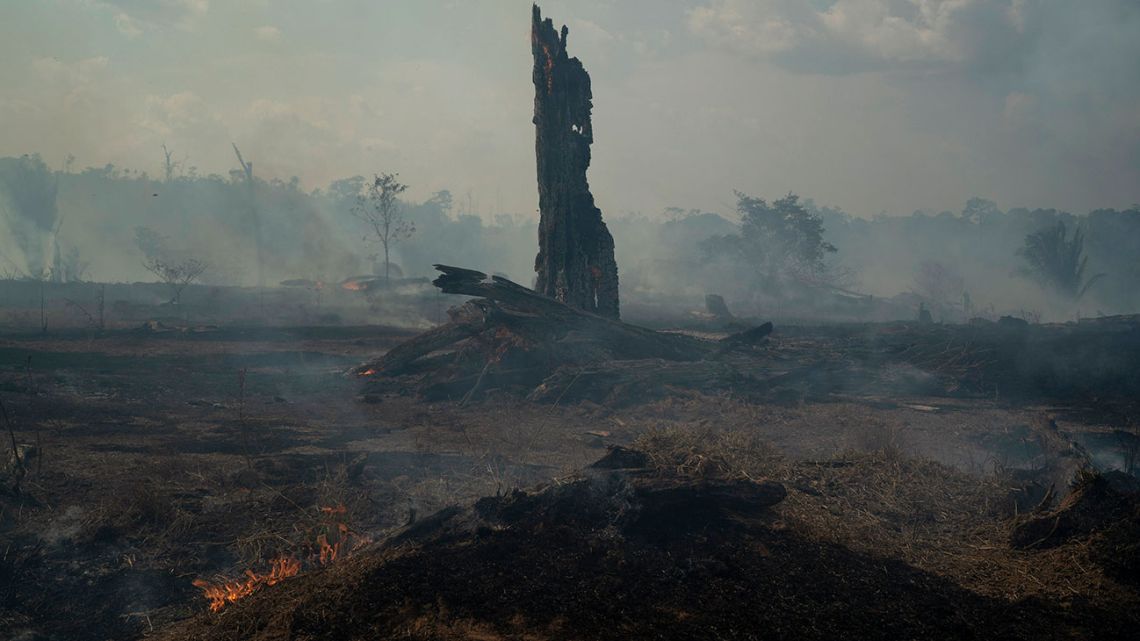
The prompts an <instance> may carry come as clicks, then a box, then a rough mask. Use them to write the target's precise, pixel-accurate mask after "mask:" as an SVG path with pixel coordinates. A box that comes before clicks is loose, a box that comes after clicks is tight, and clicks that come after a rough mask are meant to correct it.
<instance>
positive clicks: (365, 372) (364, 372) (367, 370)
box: [321, 367, 376, 510]
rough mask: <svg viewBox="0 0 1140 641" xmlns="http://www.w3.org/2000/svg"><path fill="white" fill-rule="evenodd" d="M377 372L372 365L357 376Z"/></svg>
mask: <svg viewBox="0 0 1140 641" xmlns="http://www.w3.org/2000/svg"><path fill="white" fill-rule="evenodd" d="M375 373H376V370H375V369H372V368H371V367H369V368H368V369H366V370H364V371H363V372H360V373H359V374H357V376H361V377H363V376H372V375H373V374H375ZM321 509H322V510H323V509H325V508H321Z"/></svg>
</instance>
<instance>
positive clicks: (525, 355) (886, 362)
mask: <svg viewBox="0 0 1140 641" xmlns="http://www.w3.org/2000/svg"><path fill="white" fill-rule="evenodd" d="M436 269H438V270H439V271H440V272H441V275H440V276H439V277H438V278H436V280H435V281H434V282H433V284H434V285H435V286H436V287H438V288H439V289H440V290H441V291H443V292H445V293H449V294H457V295H462V296H469V297H472V298H471V299H469V300H467V301H466V302H464V303H463V304H461V305H459V306H458V307H456V308H453V309H452V310H450V311H449V312H448V315H449V317H450V320H449V322H447V323H445V324H444V325H441V326H439V327H437V328H434V329H432V330H430V331H428V332H425V333H423V334H421V335H419V336H416V337H415V338H412V339H411V340H409V341H407V342H405V343H403V344H401V345H398V346H397V347H396V348H394V349H392V350H391V351H389V352H388V353H386V354H384V355H382V356H380V357H379V358H376V359H374V360H371V361H369V362H367V363H365V364H363V365H361V366H359V367H357V368H355V369H354V370H352V373H353V374H355V375H356V376H358V377H360V378H361V379H363V380H365V382H366V384H365V389H364V398H365V399H366V400H376V401H379V400H382V398H383V397H384V396H386V395H392V394H397V395H417V396H419V397H421V398H424V399H426V400H453V401H459V402H461V403H468V402H471V401H473V400H477V399H481V398H484V397H486V396H487V395H489V394H502V393H509V394H511V395H514V396H518V397H526V398H529V399H531V400H533V401H537V402H543V403H559V402H566V403H573V402H577V401H580V400H589V401H592V402H595V403H601V404H605V405H609V406H614V405H624V404H632V403H637V402H641V401H645V400H649V399H653V398H659V397H661V396H665V395H671V394H677V393H680V394H690V393H693V392H699V393H708V394H721V393H728V394H732V395H733V396H736V397H738V398H747V399H749V400H752V401H763V402H781V401H786V402H801V401H804V400H807V399H815V400H826V399H829V398H830V399H833V400H835V399H838V398H841V397H842V398H848V399H849V398H851V397H855V398H881V397H897V396H956V397H963V396H965V397H984V398H994V397H998V398H1012V397H1017V398H1024V399H1031V398H1041V399H1045V398H1048V399H1051V400H1052V401H1054V402H1056V401H1063V402H1069V403H1089V402H1094V401H1095V403H1096V404H1097V406H1098V407H1100V408H1107V407H1110V406H1111V407H1114V408H1116V407H1117V406H1119V408H1118V409H1119V410H1120V411H1124V410H1125V409H1126V408H1131V407H1134V406H1135V399H1136V398H1138V394H1140V376H1137V374H1136V371H1135V369H1134V368H1133V367H1132V365H1131V364H1132V363H1134V362H1135V359H1136V358H1138V357H1140V332H1138V331H1135V329H1134V328H1133V326H1128V327H1127V328H1125V329H1120V328H1118V327H1116V326H1099V325H1097V326H1093V325H1075V324H1068V325H1029V326H1024V327H1021V326H1019V327H1009V326H1005V325H1002V324H1000V323H988V324H972V325H946V324H919V323H913V322H897V323H863V324H855V323H848V324H837V325H822V326H815V327H810V326H788V327H784V328H782V331H781V333H780V335H779V337H778V338H773V337H771V333H772V325H771V323H764V324H762V325H759V326H757V327H752V328H750V329H744V330H743V331H740V332H737V333H735V334H731V335H729V336H726V337H724V338H722V339H720V340H712V339H708V338H699V337H697V336H693V335H689V334H684V333H680V332H673V331H653V330H650V329H647V328H644V327H639V326H636V325H632V324H629V323H625V322H622V321H620V320H617V319H614V318H610V317H605V316H601V315H598V314H594V313H591V312H588V311H584V310H580V309H576V308H573V307H570V306H568V305H565V304H563V303H561V302H559V301H556V300H554V299H551V298H548V297H546V296H543V295H541V294H539V293H537V292H534V291H532V290H530V289H527V288H526V287H523V286H521V285H518V284H516V283H513V282H511V281H510V280H507V279H506V278H502V277H498V276H496V277H488V276H487V275H486V274H483V273H482V272H478V271H474V270H470V269H463V268H459V267H449V266H446V265H437V266H436Z"/></svg>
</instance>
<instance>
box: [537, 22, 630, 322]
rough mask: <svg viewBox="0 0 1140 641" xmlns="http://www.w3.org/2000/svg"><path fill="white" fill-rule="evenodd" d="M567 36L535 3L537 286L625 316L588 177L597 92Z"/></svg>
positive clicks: (575, 303)
mask: <svg viewBox="0 0 1140 641" xmlns="http://www.w3.org/2000/svg"><path fill="white" fill-rule="evenodd" d="M567 33H568V29H567V28H566V27H565V26H563V27H562V33H561V35H560V34H559V33H558V32H556V31H555V30H554V23H553V22H551V21H550V19H546V20H543V19H542V13H541V11H540V10H539V8H538V6H537V5H535V6H534V15H533V20H532V23H531V50H532V52H533V54H534V126H535V152H536V156H537V158H538V207H539V216H540V219H539V225H538V245H539V250H538V256H537V257H536V258H535V263H534V270H535V272H537V273H538V280H537V283H536V285H535V289H536V290H537V291H538V292H539V293H541V294H544V295H546V296H549V297H551V298H553V299H555V300H558V301H561V302H563V303H566V304H567V305H570V306H571V307H577V308H579V309H583V310H586V311H588V312H593V313H596V314H599V315H602V316H607V317H610V318H618V316H619V305H618V274H617V262H616V261H615V260H614V239H613V236H611V235H610V231H609V229H607V228H606V223H605V222H604V221H602V212H601V210H600V209H598V208H597V207H596V206H595V205H594V196H593V195H592V194H591V193H590V186H589V184H588V183H587V181H586V170H587V169H588V168H589V166H590V145H591V144H592V143H593V141H594V134H593V127H592V125H591V124H590V111H591V109H592V108H593V104H592V102H591V100H592V98H593V94H592V93H591V91H590V75H589V74H588V73H586V69H585V68H584V67H583V66H582V63H581V62H580V61H579V60H578V59H577V58H571V57H569V56H568V55H567V54H566V36H567Z"/></svg>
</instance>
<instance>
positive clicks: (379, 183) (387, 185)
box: [352, 174, 416, 283]
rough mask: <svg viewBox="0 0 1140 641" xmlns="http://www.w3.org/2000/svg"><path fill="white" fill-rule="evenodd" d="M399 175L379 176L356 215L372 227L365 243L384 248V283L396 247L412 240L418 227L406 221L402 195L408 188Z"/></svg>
mask: <svg viewBox="0 0 1140 641" xmlns="http://www.w3.org/2000/svg"><path fill="white" fill-rule="evenodd" d="M398 176H399V174H379V175H376V176H374V177H373V179H372V182H370V183H368V185H367V186H366V187H365V188H364V193H362V194H358V195H357V197H356V206H354V207H353V208H352V214H353V215H354V216H356V217H357V218H358V219H360V221H361V222H363V223H364V224H365V225H367V226H368V231H369V232H370V234H371V236H372V238H371V239H370V238H369V237H368V236H366V237H365V240H366V241H367V240H372V241H373V242H377V243H380V246H381V247H382V248H383V249H384V282H385V283H387V282H388V280H389V273H390V269H389V267H390V265H391V264H392V263H391V260H390V256H391V249H392V245H394V244H396V243H398V242H400V241H401V240H405V239H407V238H410V237H411V236H412V234H414V233H416V226H415V224H413V223H412V222H411V221H409V220H407V219H405V218H404V216H403V213H402V212H401V211H400V201H399V195H400V194H402V193H404V191H405V190H407V188H408V186H407V185H405V184H403V183H401V182H400V181H398V180H397V177H398Z"/></svg>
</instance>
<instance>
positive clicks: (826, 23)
mask: <svg viewBox="0 0 1140 641" xmlns="http://www.w3.org/2000/svg"><path fill="white" fill-rule="evenodd" d="M1117 1H1121V2H1125V1H1127V0H1117ZM813 4H816V5H818V3H807V2H802V1H800V0H713V1H712V2H709V3H708V4H706V5H704V6H701V7H698V8H696V9H693V10H692V11H690V12H689V17H688V26H689V30H690V31H691V32H692V33H694V34H696V35H698V36H700V37H701V38H703V39H704V40H706V41H707V42H709V43H710V44H713V45H716V46H720V47H724V48H728V49H731V50H734V51H737V52H739V53H743V54H748V55H753V56H761V57H771V58H774V59H776V60H777V61H778V62H781V63H783V64H785V65H786V66H788V67H791V68H796V69H799V70H803V71H812V72H818V73H849V72H853V71H865V70H873V69H884V68H900V67H905V68H908V69H913V68H916V67H917V68H919V69H938V68H944V67H947V66H961V65H967V66H968V65H971V64H973V63H975V62H977V61H978V60H979V59H983V58H988V57H989V56H990V54H992V53H994V52H995V51H998V52H1006V51H1008V50H1009V46H1008V45H1009V44H1011V43H1014V44H1015V43H1017V42H1018V41H1020V40H1022V39H1023V38H1024V26H1025V23H1026V13H1027V12H1028V11H1030V9H1029V8H1028V7H1027V5H1026V3H1025V2H1024V1H1023V0H835V1H834V2H831V3H830V4H829V5H828V6H826V7H825V8H819V9H817V8H814V7H813V6H812V5H813Z"/></svg>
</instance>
